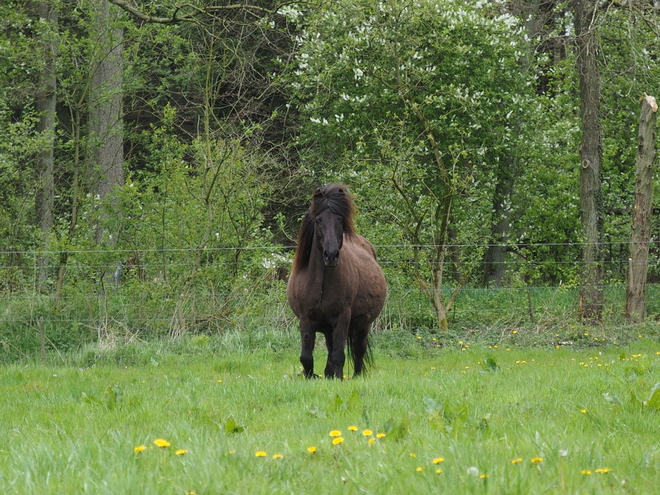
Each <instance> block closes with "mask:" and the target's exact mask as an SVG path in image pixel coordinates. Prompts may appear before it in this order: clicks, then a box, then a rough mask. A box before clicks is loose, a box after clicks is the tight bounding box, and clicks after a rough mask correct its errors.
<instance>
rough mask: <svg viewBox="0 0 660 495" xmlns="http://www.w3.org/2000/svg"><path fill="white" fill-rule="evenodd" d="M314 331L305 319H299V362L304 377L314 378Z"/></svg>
mask: <svg viewBox="0 0 660 495" xmlns="http://www.w3.org/2000/svg"><path fill="white" fill-rule="evenodd" d="M315 340H316V332H314V329H313V328H312V323H311V322H310V321H309V320H307V319H301V320H300V343H301V351H300V364H302V366H303V374H304V375H305V378H314V341H315Z"/></svg>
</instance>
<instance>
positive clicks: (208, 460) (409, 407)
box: [0, 336, 660, 494]
mask: <svg viewBox="0 0 660 495" xmlns="http://www.w3.org/2000/svg"><path fill="white" fill-rule="evenodd" d="M507 338H508V337H507ZM276 340H277V339H276ZM284 340H286V339H284ZM420 340H421V341H422V342H420ZM278 342H279V341H278ZM432 342H433V341H432V337H430V336H424V337H423V338H421V339H415V338H414V337H413V338H411V339H410V340H407V341H405V342H403V343H398V345H397V346H395V345H394V344H393V343H392V342H389V341H386V340H382V342H381V343H380V344H379V340H378V339H377V345H376V349H375V362H376V366H375V368H374V369H373V370H372V372H371V373H370V374H369V375H368V376H367V377H365V378H360V379H355V380H345V381H342V382H340V381H328V380H310V381H307V380H304V379H302V378H300V376H299V375H298V372H299V369H300V367H299V365H298V362H297V359H298V357H297V352H296V351H295V349H294V348H293V347H294V343H295V336H291V338H290V343H291V346H289V345H279V346H275V347H273V346H260V347H258V348H256V349H244V350H242V351H241V350H237V349H236V348H234V347H231V348H230V347H226V346H225V347H223V346H221V345H217V346H216V345H214V343H213V342H211V343H209V342H193V343H189V344H188V347H186V350H185V352H179V353H175V352H172V350H171V349H170V350H168V349H166V348H164V347H157V346H153V345H144V346H141V347H140V346H136V347H135V348H134V349H133V350H126V348H120V349H117V350H115V351H113V352H111V353H106V355H105V356H103V355H102V354H103V353H100V352H98V353H96V354H94V353H93V352H92V351H91V350H88V351H85V352H81V353H79V354H77V355H74V356H69V357H68V358H67V359H68V361H67V363H68V364H67V365H66V366H53V365H41V364H35V363H30V362H25V363H22V364H20V365H19V364H15V365H10V366H5V367H2V368H0V395H1V396H2V398H3V400H2V401H1V402H0V438H2V441H0V486H1V487H2V493H18V494H62V493H93V494H99V493H107V494H123V493H127V494H128V493H140V494H150V493H153V494H170V493H171V494H185V493H190V492H195V493H198V494H215V493H250V494H252V493H268V494H271V493H302V492H305V493H319V494H321V493H324V494H325V493H374V494H382V493H397V494H398V493H406V494H408V493H420V494H427V493H452V494H453V493H494V494H500V493H509V494H514V493H520V494H528V493H580V494H582V493H654V492H656V491H657V487H658V486H660V469H659V468H660V410H659V407H660V392H658V394H657V397H656V396H654V395H652V393H653V391H654V386H655V385H656V383H659V382H660V354H658V352H660V344H658V343H657V342H654V341H651V340H646V339H639V340H638V342H635V343H633V344H630V345H627V346H625V347H623V348H618V347H617V346H613V345H612V344H611V343H610V344H608V345H607V346H606V347H594V348H581V349H577V350H576V349H572V348H571V349H569V348H565V347H561V346H560V348H559V349H554V348H548V347H549V346H546V347H545V348H529V347H527V348H520V347H516V346H515V341H510V340H507V341H503V342H500V344H501V345H498V347H497V348H495V347H494V346H490V348H489V346H488V345H486V344H474V345H460V344H458V343H455V345H454V344H452V345H445V347H444V348H433V347H432ZM280 343H281V342H280ZM397 348H398V349H403V351H402V352H401V353H397V352H394V351H392V350H393V349H397ZM229 349H230V350H231V351H232V352H231V353H229V352H227V350H229ZM317 349H318V350H317V353H316V358H317V368H319V369H320V368H322V364H323V363H322V361H323V360H324V358H325V356H324V353H322V352H320V349H321V346H319V345H318V344H317ZM461 349H464V350H461ZM402 355H406V356H408V357H407V358H404V357H402ZM116 363H119V364H116ZM90 364H91V365H90ZM644 401H647V404H648V405H646V406H645V405H644V404H643V402H644ZM350 426H356V427H357V431H350V430H349V427H350ZM334 429H337V430H340V431H341V433H342V435H341V436H342V438H343V439H344V440H343V443H341V444H339V445H333V444H332V443H331V441H332V438H331V437H330V436H329V432H330V431H331V430H334ZM365 429H371V430H372V431H373V434H374V436H372V437H366V436H364V435H362V432H363V430H365ZM377 433H385V434H386V436H385V437H383V438H380V439H376V438H375V435H376V434H377ZM159 438H162V439H166V440H167V441H168V442H170V444H171V445H170V446H169V447H165V448H159V447H157V446H156V445H154V441H155V440H156V439H159ZM369 438H374V441H373V442H372V443H373V445H370V444H369V441H368V439H369ZM139 446H145V447H146V450H144V451H142V452H139V453H135V452H134V449H135V448H136V447H139ZM309 447H316V452H315V453H310V452H308V450H307V449H308V448H309ZM179 449H184V450H186V451H187V452H186V453H184V454H181V455H177V454H176V451H177V450H179ZM257 452H265V453H266V454H267V455H266V456H265V457H257V456H256V455H255V454H256V453H257ZM274 455H281V456H282V458H274V457H273V456H274ZM440 457H441V458H443V459H444V460H443V461H441V462H438V463H437V464H434V462H433V461H434V460H437V459H438V458H440ZM535 458H536V459H537V460H538V459H541V460H542V461H540V462H536V463H533V462H532V459H535ZM517 459H522V460H521V461H520V462H516V463H512V462H511V461H512V460H517ZM438 469H441V470H442V472H441V473H437V472H436V470H438ZM597 470H606V471H608V472H597ZM583 472H590V473H591V474H583Z"/></svg>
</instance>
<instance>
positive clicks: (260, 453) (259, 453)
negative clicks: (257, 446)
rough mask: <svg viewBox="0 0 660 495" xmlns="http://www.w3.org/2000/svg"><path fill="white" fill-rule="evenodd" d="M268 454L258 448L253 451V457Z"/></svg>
mask: <svg viewBox="0 0 660 495" xmlns="http://www.w3.org/2000/svg"><path fill="white" fill-rule="evenodd" d="M267 455H268V454H266V453H265V452H264V451H263V450H258V451H256V452H255V453H254V456H255V457H266V456H267Z"/></svg>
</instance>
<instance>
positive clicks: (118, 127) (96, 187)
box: [88, 0, 124, 243]
mask: <svg viewBox="0 0 660 495" xmlns="http://www.w3.org/2000/svg"><path fill="white" fill-rule="evenodd" d="M92 4H93V5H94V23H93V26H94V27H93V30H94V31H96V36H95V39H96V43H97V46H96V50H95V56H94V61H93V62H92V74H91V86H90V96H89V127H90V129H89V131H90V132H89V134H90V144H91V148H90V150H91V156H90V162H91V163H90V168H89V178H88V180H89V189H90V192H91V193H92V194H93V195H94V196H96V197H98V199H101V200H104V199H106V198H107V197H108V195H109V194H110V193H111V192H112V191H113V189H114V188H115V187H116V186H121V185H123V183H124V138H123V124H122V117H123V115H122V113H123V105H122V99H123V91H122V84H123V32H122V30H121V29H120V28H115V27H113V21H114V20H115V18H116V16H117V12H116V11H115V9H114V7H113V8H112V9H111V8H110V4H109V3H108V0H98V1H95V2H92ZM103 234H104V233H103V230H102V229H101V228H99V229H98V230H97V242H100V241H101V239H102V238H103ZM115 239H116V236H115V237H114V238H113V239H109V240H110V241H111V243H112V242H113V241H114V240H115Z"/></svg>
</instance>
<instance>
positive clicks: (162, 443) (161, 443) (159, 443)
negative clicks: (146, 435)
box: [154, 438, 171, 449]
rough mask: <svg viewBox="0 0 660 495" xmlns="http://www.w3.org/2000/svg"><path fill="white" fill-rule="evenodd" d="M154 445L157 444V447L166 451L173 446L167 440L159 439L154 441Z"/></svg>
mask: <svg viewBox="0 0 660 495" xmlns="http://www.w3.org/2000/svg"><path fill="white" fill-rule="evenodd" d="M154 443H155V444H156V446H157V447H160V448H162V449H164V448H165V447H169V446H170V445H171V444H170V442H168V441H167V440H164V439H162V438H157V439H156V440H154Z"/></svg>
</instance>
